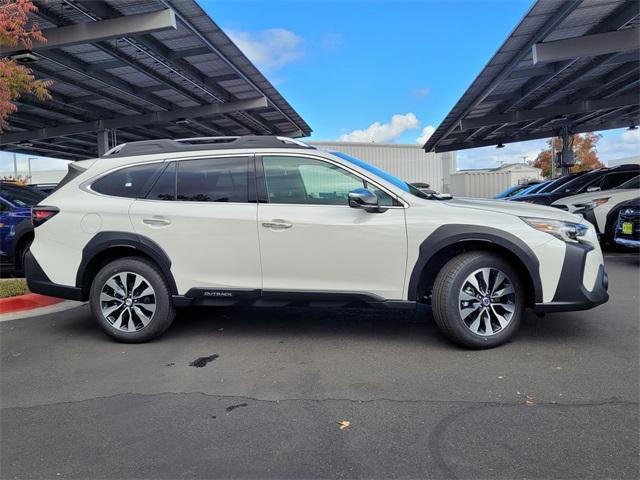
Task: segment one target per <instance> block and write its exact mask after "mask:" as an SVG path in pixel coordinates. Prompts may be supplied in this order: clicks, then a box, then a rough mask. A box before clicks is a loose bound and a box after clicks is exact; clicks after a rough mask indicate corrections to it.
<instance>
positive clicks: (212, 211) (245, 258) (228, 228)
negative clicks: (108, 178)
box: [129, 200, 262, 295]
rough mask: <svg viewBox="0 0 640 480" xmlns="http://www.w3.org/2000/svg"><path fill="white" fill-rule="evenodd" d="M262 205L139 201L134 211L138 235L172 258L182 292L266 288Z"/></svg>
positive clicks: (133, 215)
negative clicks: (259, 219)
mask: <svg viewBox="0 0 640 480" xmlns="http://www.w3.org/2000/svg"><path fill="white" fill-rule="evenodd" d="M257 209H258V207H257V205H256V204H255V203H254V204H251V203H214V202H163V201H152V200H136V201H135V202H134V203H133V204H132V205H131V208H130V209H129V215H130V217H131V222H132V223H133V228H134V229H135V231H136V233H138V234H140V235H144V236H145V237H147V238H150V239H151V240H153V241H154V242H156V243H157V244H158V245H160V246H161V247H162V249H163V250H164V251H165V253H166V254H167V255H168V256H169V258H170V259H171V273H173V276H174V278H175V281H176V286H177V287H178V293H179V294H181V295H183V294H185V293H186V292H187V291H188V290H189V289H190V288H193V287H219V288H248V289H259V288H261V286H262V285H261V272H260V254H259V246H258V232H257V228H256V214H257ZM145 220H146V221H147V222H149V223H144V221H145ZM166 222H169V223H168V224H166V225H163V223H166Z"/></svg>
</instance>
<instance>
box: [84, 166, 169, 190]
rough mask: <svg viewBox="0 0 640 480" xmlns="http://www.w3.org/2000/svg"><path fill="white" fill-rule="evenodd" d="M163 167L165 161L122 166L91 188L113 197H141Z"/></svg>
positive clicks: (94, 183)
mask: <svg viewBox="0 0 640 480" xmlns="http://www.w3.org/2000/svg"><path fill="white" fill-rule="evenodd" d="M162 167H164V164H163V163H147V164H144V165H136V166H133V167H127V168H122V169H120V170H116V171H115V172H113V173H110V174H108V175H106V176H104V177H102V178H101V179H99V180H97V181H95V182H93V184H92V185H91V189H92V190H94V191H96V192H98V193H102V194H103V195H111V196H113V197H125V198H141V197H144V196H145V194H146V190H147V189H148V187H149V186H150V185H151V183H152V182H153V180H154V179H155V176H156V174H157V173H158V172H159V171H160V169H161V168H162Z"/></svg>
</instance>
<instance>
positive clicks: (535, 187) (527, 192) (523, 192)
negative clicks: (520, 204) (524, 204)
mask: <svg viewBox="0 0 640 480" xmlns="http://www.w3.org/2000/svg"><path fill="white" fill-rule="evenodd" d="M542 185H543V184H542V183H536V184H535V185H531V186H529V187H527V188H525V189H524V190H521V191H519V192H518V193H516V194H515V195H514V197H525V196H527V195H530V194H532V193H533V192H535V191H537V190H538V189H539V188H541V187H542Z"/></svg>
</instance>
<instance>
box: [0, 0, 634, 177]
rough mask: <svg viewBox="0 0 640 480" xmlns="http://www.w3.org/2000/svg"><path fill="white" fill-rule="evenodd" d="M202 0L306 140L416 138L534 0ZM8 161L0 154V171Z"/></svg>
mask: <svg viewBox="0 0 640 480" xmlns="http://www.w3.org/2000/svg"><path fill="white" fill-rule="evenodd" d="M199 3H200V4H201V5H202V6H203V8H204V9H205V10H206V11H207V13H208V14H209V15H210V16H211V18H213V19H214V20H215V21H216V22H217V23H218V24H219V25H220V26H221V27H222V28H223V29H224V30H225V31H226V32H227V33H228V34H229V35H230V36H231V37H232V39H233V40H234V41H235V42H236V43H237V44H238V46H239V47H240V48H241V49H242V50H243V51H244V52H245V53H246V54H247V56H249V58H250V59H251V60H252V61H253V62H254V63H255V64H256V65H257V66H258V68H260V70H261V71H262V72H263V73H264V74H265V75H266V76H267V78H268V79H269V80H270V81H271V82H272V83H273V84H274V85H275V86H276V88H278V90H279V91H280V92H281V93H282V94H283V95H284V97H285V98H286V99H287V100H288V101H289V102H290V103H291V104H292V106H293V107H294V108H295V109H296V110H297V111H298V112H299V113H300V114H301V115H302V117H303V118H304V119H305V120H306V121H307V122H308V123H309V124H310V125H311V127H312V128H313V130H314V133H313V136H312V138H313V139H316V140H337V139H340V138H343V139H348V140H365V141H370V140H372V139H373V140H375V141H378V142H383V141H390V142H399V143H416V142H417V140H418V138H421V140H424V139H425V138H426V135H428V134H429V133H431V132H432V131H433V128H434V127H437V125H438V124H439V123H440V121H441V120H442V119H443V118H444V117H445V116H446V114H447V113H448V112H449V111H450V109H451V108H452V107H453V105H454V104H455V103H456V102H457V100H458V99H459V98H460V96H461V95H462V94H463V93H464V91H465V90H466V89H467V87H468V86H469V84H470V83H471V82H472V81H473V79H474V78H475V77H476V75H477V74H478V73H479V72H480V71H481V69H482V68H483V67H484V65H485V64H486V63H487V61H488V60H489V59H490V58H491V57H492V55H493V54H494V53H495V51H496V50H497V49H498V47H499V46H500V45H501V44H502V42H503V41H504V39H505V38H506V37H507V35H508V34H509V33H510V32H511V31H512V30H513V28H514V27H515V26H516V25H517V23H518V22H519V20H520V19H521V18H522V16H523V15H524V14H525V13H526V11H527V10H528V9H529V8H530V6H531V4H532V1H528V0H527V1H519V0H503V1H485V0H475V1H462V0H451V1H435V0H433V1H429V0H423V1H370V0H360V1H357V0H352V1H348V0H346V1H345V0H343V1H310V0H309V1H307V0H298V1H293V0H292V1H281V2H271V1H258V0H254V1H244V0H233V1H231V0H229V1H218V0H216V1H213V0H199ZM639 132H640V130H636V131H635V132H625V131H624V130H613V131H609V132H606V133H604V132H603V133H604V138H603V140H602V141H601V143H600V145H599V152H600V157H601V158H602V159H603V160H605V161H606V160H608V159H613V158H620V157H627V156H632V155H638V154H640V153H639V150H640V133H639ZM543 146H544V141H532V142H523V143H519V144H511V145H507V146H506V148H503V149H500V150H496V149H495V148H493V147H488V148H482V149H475V150H467V151H461V152H459V153H458V163H459V167H460V168H472V167H482V166H493V165H497V164H498V161H502V160H507V161H521V160H522V157H527V159H529V160H532V159H533V158H535V156H536V154H537V153H538V151H540V149H541V148H543ZM10 163H11V162H10V161H9V160H8V159H7V158H6V154H5V155H4V156H3V157H0V170H7V169H10V168H12V165H10Z"/></svg>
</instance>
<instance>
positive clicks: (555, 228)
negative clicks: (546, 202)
mask: <svg viewBox="0 0 640 480" xmlns="http://www.w3.org/2000/svg"><path fill="white" fill-rule="evenodd" d="M520 218H521V219H522V220H523V221H524V222H525V223H527V224H528V225H529V226H531V227H533V228H535V229H536V230H540V231H541V232H544V233H548V234H549V235H553V236H554V237H556V238H558V239H560V240H562V241H563V242H569V243H577V242H579V241H580V240H581V237H584V236H585V235H586V234H587V232H588V231H589V228H588V227H587V226H586V225H583V224H582V223H572V222H563V221H562V220H551V219H550V218H531V217H520Z"/></svg>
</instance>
